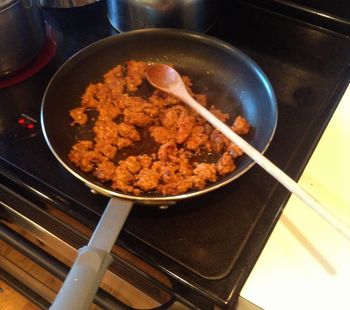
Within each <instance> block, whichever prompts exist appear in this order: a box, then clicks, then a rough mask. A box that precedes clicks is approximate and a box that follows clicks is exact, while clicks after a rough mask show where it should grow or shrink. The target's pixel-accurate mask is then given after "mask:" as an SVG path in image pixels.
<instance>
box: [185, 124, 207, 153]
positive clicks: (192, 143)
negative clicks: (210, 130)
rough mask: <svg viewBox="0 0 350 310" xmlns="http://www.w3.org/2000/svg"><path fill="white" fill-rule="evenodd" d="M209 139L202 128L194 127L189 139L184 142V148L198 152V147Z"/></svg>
mask: <svg viewBox="0 0 350 310" xmlns="http://www.w3.org/2000/svg"><path fill="white" fill-rule="evenodd" d="M208 139H209V137H208V135H207V134H206V133H205V127H204V126H194V127H193V129H192V131H191V134H190V136H189V138H188V139H187V141H186V142H185V147H186V149H188V150H191V151H195V150H198V148H199V147H200V146H202V145H203V144H205V143H206V142H207V141H208Z"/></svg>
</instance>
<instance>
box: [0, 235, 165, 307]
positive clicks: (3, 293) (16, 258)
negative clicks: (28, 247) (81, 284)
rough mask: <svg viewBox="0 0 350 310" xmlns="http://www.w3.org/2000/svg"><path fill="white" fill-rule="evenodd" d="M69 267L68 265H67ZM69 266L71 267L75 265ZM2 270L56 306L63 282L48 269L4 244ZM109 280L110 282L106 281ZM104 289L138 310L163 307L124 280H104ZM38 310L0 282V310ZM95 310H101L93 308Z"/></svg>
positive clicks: (0, 248)
mask: <svg viewBox="0 0 350 310" xmlns="http://www.w3.org/2000/svg"><path fill="white" fill-rule="evenodd" d="M65 263H67V262H65ZM71 263H72V262H69V263H68V265H71ZM0 267H1V268H2V269H3V270H5V271H6V272H8V273H9V274H10V275H12V276H14V277H16V278H20V279H21V282H24V283H26V285H27V286H28V287H30V288H31V289H32V290H33V291H35V292H40V295H41V296H44V299H46V300H47V301H49V302H50V303H51V302H53V300H54V298H55V296H56V294H57V292H58V290H59V289H60V287H61V285H62V281H61V280H60V279H58V278H56V277H54V276H53V275H51V274H50V273H49V272H47V271H46V270H45V269H43V268H42V267H40V266H39V265H37V264H35V263H34V262H33V261H31V260H29V259H28V258H27V257H25V256H24V255H23V254H22V253H20V252H18V251H17V250H15V249H14V248H12V247H11V246H9V245H8V244H7V243H5V242H4V241H2V240H0ZM105 278H107V279H105ZM103 281H104V283H103V284H102V285H101V286H102V287H103V289H105V290H106V291H107V292H109V293H110V294H112V295H114V296H115V297H117V298H118V299H119V300H121V301H122V302H123V303H125V304H127V305H128V306H130V307H133V308H136V309H151V308H155V307H157V306H159V305H160V303H159V302H157V301H155V300H154V299H152V298H150V297H149V296H147V295H145V294H144V293H143V292H142V291H140V290H138V289H136V288H135V287H133V286H131V285H130V284H129V283H128V282H126V281H124V280H123V279H121V278H118V277H117V279H116V278H115V277H114V278H113V279H112V282H111V279H108V277H106V276H105V277H104V279H103ZM10 309H11V310H34V309H35V310H37V309H40V308H39V307H38V306H36V305H35V304H33V303H31V302H30V301H29V300H27V299H26V298H25V297H24V296H22V295H21V294H19V293H18V292H16V291H15V290H14V289H13V288H11V287H10V286H9V285H8V284H6V283H5V282H3V281H1V280H0V310H10ZM91 309H94V310H96V309H100V308H99V307H98V306H96V305H92V307H91Z"/></svg>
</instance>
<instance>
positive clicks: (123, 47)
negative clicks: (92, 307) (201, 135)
mask: <svg viewBox="0 0 350 310" xmlns="http://www.w3.org/2000/svg"><path fill="white" fill-rule="evenodd" d="M131 59H133V60H143V61H146V62H159V63H168V64H173V65H174V66H175V68H176V69H177V70H178V71H179V72H180V73H181V74H186V75H188V76H190V77H191V79H192V82H193V84H194V91H195V92H202V93H206V94H208V102H209V103H210V104H214V105H215V106H217V107H218V108H220V109H221V110H222V111H223V112H226V113H229V114H230V115H231V116H232V117H234V116H236V115H237V114H242V115H243V116H244V117H245V118H247V120H248V121H249V123H250V124H251V125H252V128H253V130H252V132H251V133H250V134H249V136H248V137H247V140H248V142H249V143H250V144H251V145H252V146H253V147H255V148H256V149H257V150H259V151H260V152H264V151H265V150H266V148H267V146H268V145H269V143H270V141H271V139H272V137H273V134H274V131H275V128H276V122H277V106H276V100H275V96H274V93H273V90H272V88H271V85H270V83H269V81H268V80H267V78H266V76H265V75H264V73H263V72H262V71H261V69H260V68H259V67H258V66H257V65H256V64H255V63H254V62H253V61H252V60H251V59H250V58H249V57H247V56H246V55H245V54H243V53H242V52H241V51H239V50H237V49H235V48H234V47H232V46H230V45H228V44H227V43H225V42H223V41H220V40H217V39H214V38H212V37H208V36H205V35H202V34H198V33H193V32H188V31H182V30H172V29H147V30H137V31H132V32H127V33H123V34H118V35H115V36H111V37H108V38H106V39H103V40H100V41H98V42H96V43H94V44H92V45H90V46H88V47H87V48H85V49H83V50H81V51H80V52H79V53H77V54H76V55H74V56H73V57H72V58H71V59H69V60H68V61H67V62H66V63H65V64H64V65H63V66H62V67H61V68H60V69H59V70H58V72H57V73H56V74H55V75H54V77H53V78H52V80H51V81H50V83H49V85H48V87H47V89H46V92H45V94H44V98H43V102H42V110H41V123H42V128H43V132H44V136H45V139H46V141H47V143H48V145H49V147H50V149H51V151H52V152H53V153H54V155H55V156H56V158H57V159H58V160H59V161H60V162H61V164H62V165H63V166H64V167H65V168H66V169H67V170H68V171H69V172H71V173H72V174H74V175H75V176H76V177H77V178H79V179H80V180H82V181H83V182H84V183H86V184H87V185H88V186H89V187H91V188H93V189H94V190H96V191H98V192H100V193H102V194H105V195H108V196H110V197H112V198H111V200H110V203H109V206H108V207H107V208H106V210H105V213H104V215H103V216H102V218H101V220H100V222H99V225H98V227H97V228H96V230H95V232H94V235H93V237H92V238H91V240H90V242H89V245H88V246H87V247H84V248H83V249H81V250H80V254H81V255H79V257H78V259H77V261H76V262H75V264H74V266H73V267H72V270H71V272H70V273H69V275H68V277H67V279H66V281H65V284H64V285H63V288H62V289H61V291H60V293H59V295H58V297H57V298H56V301H55V303H54V305H53V309H68V308H70V309H85V308H87V307H88V305H89V304H90V302H91V300H92V298H93V296H94V293H95V291H96V289H97V287H98V284H99V282H100V279H101V277H102V275H103V273H104V271H105V270H106V268H107V267H108V262H110V256H109V251H110V249H111V247H112V246H113V244H114V242H115V239H116V238H117V236H118V234H119V231H120V229H121V228H122V226H123V223H124V221H125V220H126V217H127V215H128V213H129V211H130V208H131V206H132V204H133V202H135V201H137V202H139V203H145V204H171V203H174V202H175V201H176V200H179V199H185V198H189V197H193V196H196V195H200V194H204V193H206V192H208V191H211V190H214V189H216V188H218V187H220V186H223V185H224V184H226V183H228V182H231V181H233V180H234V179H236V178H237V177H239V176H240V175H242V174H243V173H244V172H246V171H247V170H248V169H249V168H250V167H251V166H252V165H253V161H252V160H251V159H250V158H249V157H247V156H243V157H242V158H240V159H239V161H238V162H237V165H238V168H237V169H236V170H235V171H234V172H233V173H231V174H229V175H227V176H225V177H223V178H221V179H220V180H219V181H217V182H215V183H213V184H210V185H208V186H207V187H206V188H204V189H202V190H194V191H191V192H188V193H185V194H181V195H176V196H161V195H159V194H154V193H151V194H143V195H142V196H134V195H130V194H125V193H123V192H119V191H113V190H111V189H110V188H108V187H107V186H106V185H104V184H102V183H101V182H99V181H96V179H95V178H94V177H92V176H91V175H90V174H85V173H83V172H82V171H80V170H79V169H78V168H77V167H75V166H74V165H73V164H72V163H71V162H70V161H69V160H68V153H69V150H70V148H71V146H72V145H73V144H74V142H75V141H76V138H77V137H80V138H81V137H86V136H89V135H91V132H90V128H86V127H85V128H83V129H82V128H79V127H78V126H77V127H73V126H71V125H70V124H71V122H72V120H71V118H70V116H69V113H68V111H69V110H70V109H72V108H73V107H77V106H78V105H79V103H80V97H81V95H82V94H83V92H84V90H85V88H86V87H87V86H88V85H89V83H96V82H98V81H102V78H103V74H104V73H105V72H107V71H108V70H109V69H111V68H112V67H114V66H115V65H117V64H122V63H125V62H126V61H128V60H131ZM141 91H143V90H141ZM144 91H147V90H144ZM139 151H140V153H145V152H147V146H145V147H144V149H142V150H141V149H140V150H139ZM117 197H118V198H121V199H117ZM74 279H79V280H77V281H75V280H74ZM90 283H91V284H90Z"/></svg>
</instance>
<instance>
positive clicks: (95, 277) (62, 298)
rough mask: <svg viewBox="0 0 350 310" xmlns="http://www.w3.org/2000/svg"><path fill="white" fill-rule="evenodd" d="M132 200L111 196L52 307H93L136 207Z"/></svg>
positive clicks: (54, 309) (59, 309)
mask: <svg viewBox="0 0 350 310" xmlns="http://www.w3.org/2000/svg"><path fill="white" fill-rule="evenodd" d="M132 204H133V203H132V202H131V201H128V200H122V199H118V198H115V197H113V198H111V199H110V200H109V202H108V205H107V207H106V209H105V211H104V213H103V215H102V217H101V219H100V221H99V222H98V224H97V227H96V228H95V231H94V233H93V235H92V237H91V239H90V241H89V244H88V245H87V246H84V247H82V248H80V249H79V251H78V257H77V258H76V260H75V262H74V264H73V266H72V267H71V270H70V271H69V273H68V275H67V277H66V279H65V281H64V283H63V285H62V287H61V289H60V291H59V292H58V294H57V296H56V299H55V300H54V302H53V304H52V306H51V307H50V309H51V310H67V309H74V310H85V309H89V307H90V305H91V303H92V301H93V298H94V296H95V294H96V291H97V289H98V287H99V285H100V282H101V280H102V277H103V275H104V273H105V271H106V270H107V268H108V266H109V265H110V263H111V262H112V260H113V259H112V256H111V255H110V254H109V253H110V251H111V249H112V247H113V245H114V243H115V241H116V239H117V237H118V235H119V233H120V231H121V229H122V227H123V225H124V223H125V221H126V219H127V217H128V215H129V212H130V210H131V207H132Z"/></svg>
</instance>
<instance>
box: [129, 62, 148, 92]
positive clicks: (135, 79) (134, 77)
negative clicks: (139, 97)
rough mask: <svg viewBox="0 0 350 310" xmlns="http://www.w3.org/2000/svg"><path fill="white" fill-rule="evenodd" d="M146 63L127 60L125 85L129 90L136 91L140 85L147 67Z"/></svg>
mask: <svg viewBox="0 0 350 310" xmlns="http://www.w3.org/2000/svg"><path fill="white" fill-rule="evenodd" d="M147 66H148V65H147V63H145V62H143V61H134V60H130V61H128V62H127V76H126V78H125V81H126V86H127V88H128V90H129V91H136V90H137V87H138V86H140V85H141V83H142V81H143V79H144V77H145V75H146V69H147Z"/></svg>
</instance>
